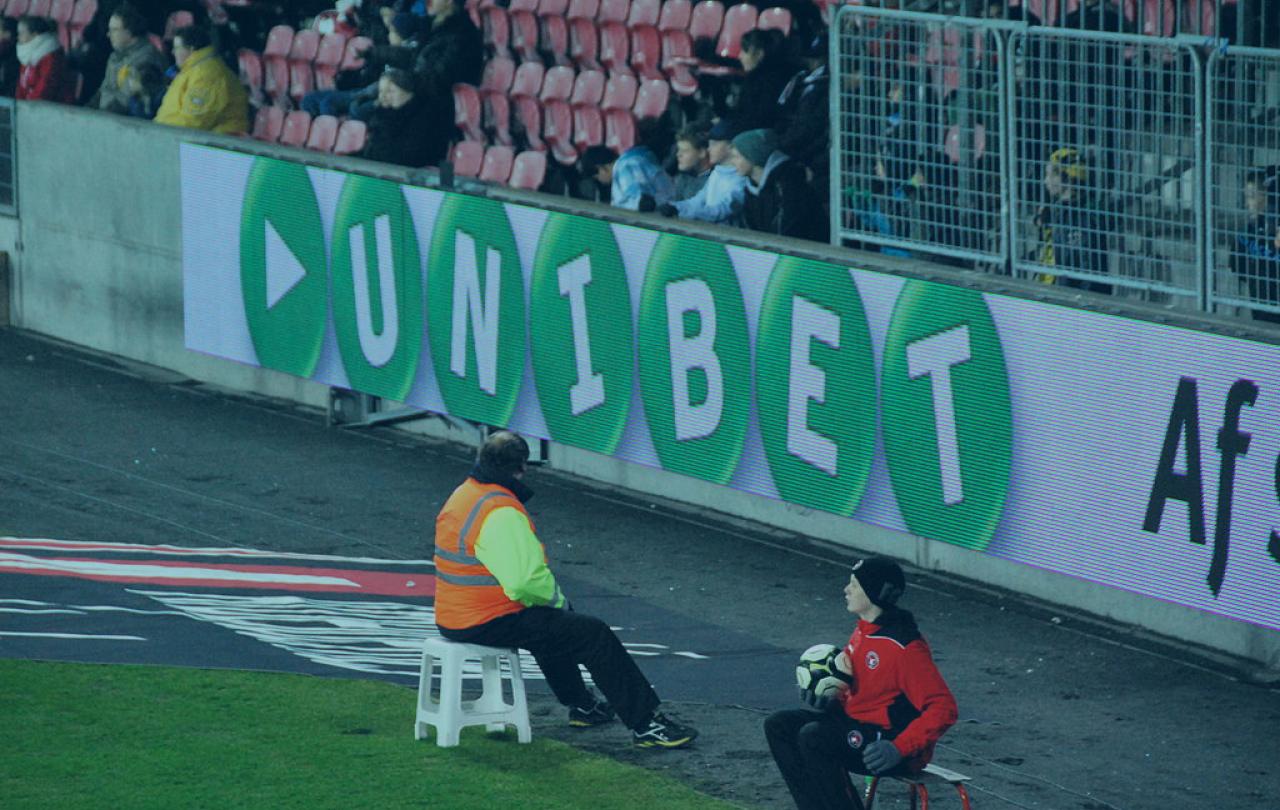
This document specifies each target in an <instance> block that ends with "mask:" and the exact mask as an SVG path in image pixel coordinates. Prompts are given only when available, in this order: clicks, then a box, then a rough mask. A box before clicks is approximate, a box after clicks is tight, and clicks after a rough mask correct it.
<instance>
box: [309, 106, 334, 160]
mask: <svg viewBox="0 0 1280 810" xmlns="http://www.w3.org/2000/svg"><path fill="white" fill-rule="evenodd" d="M337 140H338V119H337V118H334V117H333V116H332V115H317V116H316V117H315V120H313V121H312V122H311V132H310V133H308V135H307V148H308V149H312V150H314V151H316V152H332V151H333V145H334V144H335V143H337Z"/></svg>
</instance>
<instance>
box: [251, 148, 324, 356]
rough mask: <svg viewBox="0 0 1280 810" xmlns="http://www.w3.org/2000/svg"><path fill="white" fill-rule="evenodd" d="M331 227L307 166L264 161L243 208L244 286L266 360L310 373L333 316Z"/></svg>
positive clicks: (259, 347)
mask: <svg viewBox="0 0 1280 810" xmlns="http://www.w3.org/2000/svg"><path fill="white" fill-rule="evenodd" d="M327 282H328V274H327V272H326V261H325V255H324V225H323V224H322V223H321V220H320V207H319V205H318V203H317V202H316V194H315V190H314V189H313V188H312V186H311V178H310V177H309V176H308V175H307V170H306V168H304V167H303V166H298V165H296V164H292V163H285V162H283V161H274V160H263V159H259V160H257V161H255V162H254V164H253V168H252V169H251V170H250V172H249V180H248V183H247V184H246V187H245V195H244V205H243V207H242V208H241V211H240V285H241V290H242V292H243V296H244V311H245V319H246V320H247V321H248V324H249V335H250V338H251V339H252V340H253V348H254V351H255V352H257V355H258V362H259V363H260V364H262V365H263V366H265V367H267V368H273V369H276V370H277V371H283V372H286V373H288V374H294V375H297V376H299V377H310V376H311V374H312V373H313V372H314V371H315V368H316V363H317V362H318V361H319V359H320V349H321V346H322V345H323V342H324V327H325V320H326V318H327V315H328V313H327V311H326V301H325V298H326V293H327V291H328V290H327V286H328V284H327Z"/></svg>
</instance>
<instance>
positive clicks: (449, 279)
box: [427, 195, 525, 425]
mask: <svg viewBox="0 0 1280 810" xmlns="http://www.w3.org/2000/svg"><path fill="white" fill-rule="evenodd" d="M427 288H428V297H427V324H428V329H427V333H428V337H429V339H430V341H431V356H432V359H433V360H434V365H435V372H436V380H437V382H438V383H439V384H440V393H441V395H442V396H443V397H444V402H445V405H446V406H447V407H448V409H449V412H450V413H452V414H455V415H457V416H461V417H464V418H466V419H471V420H474V421H476V422H483V423H485V424H489V425H506V424H507V422H508V421H509V420H510V418H511V413H512V411H513V410H514V409H515V405H516V398H517V397H518V396H519V394H520V384H521V381H522V379H523V377H524V342H525V306H524V277H523V273H522V271H521V269H520V256H519V254H518V253H517V252H516V242H515V238H514V236H513V235H512V233H511V223H510V221H509V220H508V219H507V213H506V210H505V209H504V208H503V206H502V204H501V203H498V202H495V201H493V200H485V199H481V198H477V197H465V196H462V195H449V197H448V199H446V200H445V202H444V204H443V205H442V206H441V207H440V214H439V216H438V217H437V219H436V224H435V230H434V231H433V233H432V236H431V260H430V262H429V263H428V265H427Z"/></svg>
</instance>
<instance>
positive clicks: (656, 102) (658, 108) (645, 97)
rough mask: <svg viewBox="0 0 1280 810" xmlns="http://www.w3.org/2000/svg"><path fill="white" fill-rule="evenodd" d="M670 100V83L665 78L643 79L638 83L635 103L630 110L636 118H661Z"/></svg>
mask: <svg viewBox="0 0 1280 810" xmlns="http://www.w3.org/2000/svg"><path fill="white" fill-rule="evenodd" d="M670 101H671V85H669V84H667V81H666V80H665V79H645V80H644V81H643V82H641V83H640V91H639V92H638V93H636V103H635V106H634V107H632V108H631V112H632V113H634V114H635V117H636V119H637V120H643V119H645V118H661V117H662V116H663V115H665V114H666V112H667V104H668V103H669V102H670Z"/></svg>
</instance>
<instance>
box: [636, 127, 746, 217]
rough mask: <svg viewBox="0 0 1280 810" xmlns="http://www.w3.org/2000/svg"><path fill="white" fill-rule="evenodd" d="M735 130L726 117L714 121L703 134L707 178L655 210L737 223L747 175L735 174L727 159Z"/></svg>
mask: <svg viewBox="0 0 1280 810" xmlns="http://www.w3.org/2000/svg"><path fill="white" fill-rule="evenodd" d="M737 134H738V133H737V132H736V131H735V130H734V128H733V124H732V123H731V122H730V121H728V120H727V119H721V120H719V121H717V122H716V124H715V126H713V127H712V128H711V132H710V133H708V135H707V155H708V157H709V158H710V159H711V163H712V168H711V174H710V175H709V176H708V177H707V182H706V183H704V184H703V186H702V188H701V189H699V190H698V193H697V194H695V195H693V196H692V197H690V198H689V199H687V200H679V201H677V202H671V203H667V204H666V205H662V206H659V207H658V213H660V214H662V215H663V216H664V217H680V218H681V219H692V220H697V221H699V222H711V223H716V224H720V225H741V224H742V199H743V196H744V195H745V194H746V190H747V178H746V177H744V176H743V175H741V174H739V173H738V170H737V169H736V168H735V167H734V165H733V164H732V163H731V162H730V160H729V158H730V156H731V155H732V152H733V137H734V136H735V135H737Z"/></svg>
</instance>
